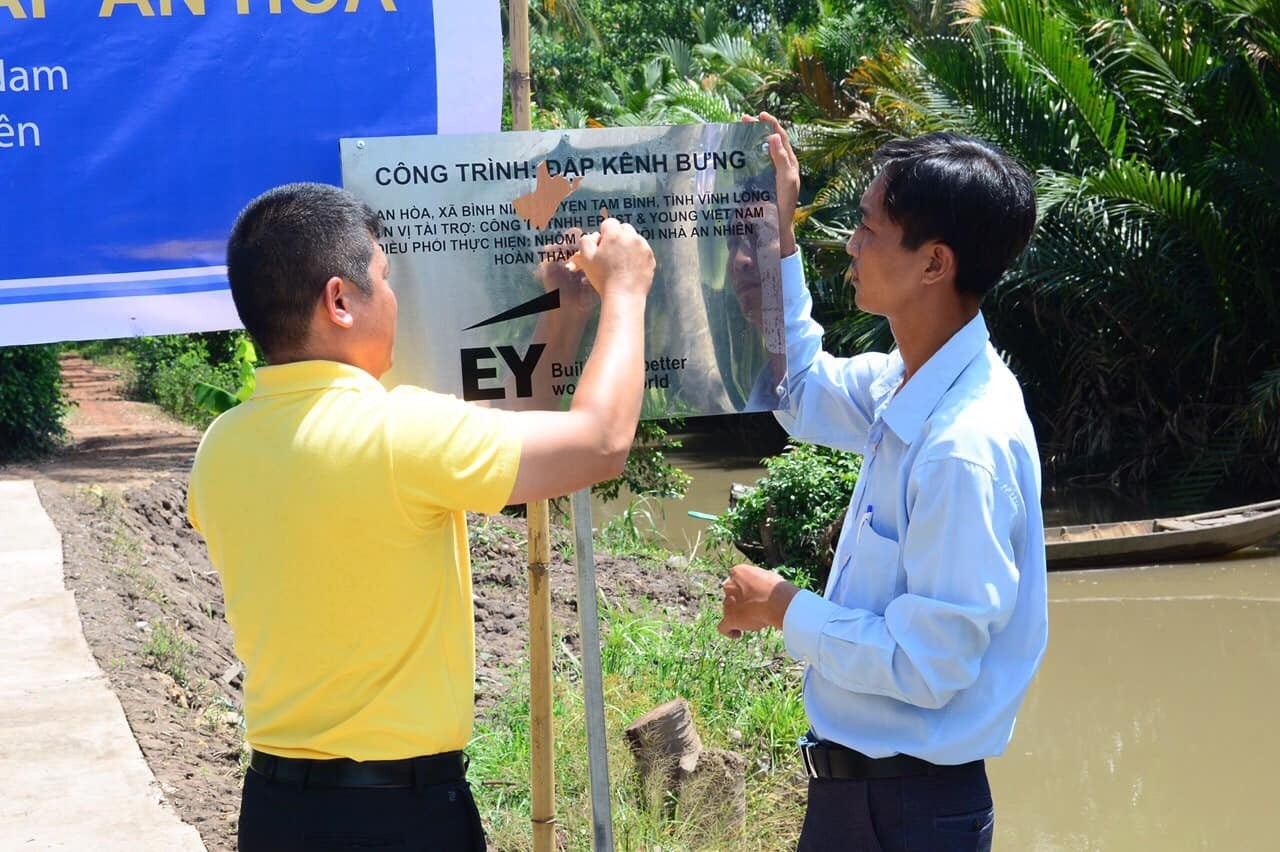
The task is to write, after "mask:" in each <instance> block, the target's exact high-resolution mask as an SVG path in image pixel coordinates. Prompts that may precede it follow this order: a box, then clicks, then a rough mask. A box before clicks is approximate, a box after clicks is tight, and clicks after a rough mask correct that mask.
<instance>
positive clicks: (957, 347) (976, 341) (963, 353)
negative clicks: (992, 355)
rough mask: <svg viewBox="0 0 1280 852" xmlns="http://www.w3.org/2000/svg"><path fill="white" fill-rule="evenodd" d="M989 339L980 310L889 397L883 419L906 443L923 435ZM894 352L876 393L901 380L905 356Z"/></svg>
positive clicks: (890, 391)
mask: <svg viewBox="0 0 1280 852" xmlns="http://www.w3.org/2000/svg"><path fill="white" fill-rule="evenodd" d="M989 339H990V334H989V333H988V332H987V323H986V321H985V320H983V318H982V314H981V313H979V314H978V315H977V316H975V317H974V318H973V319H971V320H969V322H967V323H965V324H964V326H963V327H962V328H961V329H960V330H959V331H957V332H956V333H955V334H953V335H951V339H950V340H948V341H947V342H946V343H944V344H943V345H942V348H941V349H939V350H938V351H937V352H935V353H933V356H932V357H931V358H930V359H929V360H928V361H926V362H925V363H924V365H923V366H922V367H921V368H920V369H919V370H917V371H916V374H915V375H914V376H912V377H911V381H909V382H907V383H906V384H905V385H903V386H902V390H900V391H898V393H897V395H896V396H893V397H892V399H890V400H889V402H888V404H887V405H886V406H885V407H884V414H883V419H884V422H885V423H887V424H888V425H889V428H890V429H892V430H893V431H894V434H896V435H897V436H898V437H899V438H900V439H901V440H902V442H903V443H905V444H910V443H911V442H912V441H914V440H915V438H916V436H917V435H919V434H920V430H921V429H922V428H923V427H924V422H925V420H927V419H928V417H929V415H930V414H932V413H933V410H934V409H935V408H937V407H938V402H939V401H941V399H942V395H943V394H945V393H946V392H947V390H948V389H949V388H950V387H951V386H952V385H953V384H955V381H956V379H957V378H959V376H960V373H962V372H963V371H964V369H965V367H968V366H969V364H970V363H972V362H973V360H974V359H975V358H977V357H978V356H979V355H980V354H981V353H982V352H983V351H984V350H985V349H986V346H987V341H988V340H989ZM893 354H894V358H893V360H892V361H891V362H890V367H889V369H887V370H886V371H885V372H884V373H882V374H881V375H880V376H879V377H878V378H877V379H876V383H877V385H879V387H876V386H873V388H872V393H873V394H876V392H877V391H878V392H879V393H883V394H886V395H887V394H891V393H892V392H893V388H894V387H896V386H897V383H898V381H900V380H901V378H902V375H903V363H902V355H901V354H900V353H898V352H894V353H893ZM876 398H879V396H878V395H877V396H876Z"/></svg>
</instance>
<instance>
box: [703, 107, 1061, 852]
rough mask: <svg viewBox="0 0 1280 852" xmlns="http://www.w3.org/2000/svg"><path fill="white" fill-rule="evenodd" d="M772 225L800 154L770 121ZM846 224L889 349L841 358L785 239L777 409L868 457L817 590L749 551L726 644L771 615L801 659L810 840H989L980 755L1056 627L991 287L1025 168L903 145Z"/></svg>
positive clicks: (1023, 426)
mask: <svg viewBox="0 0 1280 852" xmlns="http://www.w3.org/2000/svg"><path fill="white" fill-rule="evenodd" d="M761 118H762V119H763V120H766V121H769V122H771V123H772V124H773V128H774V133H773V135H772V136H771V137H770V140H769V145H770V151H771V153H772V155H773V160H774V163H775V166H776V167H777V173H778V207H779V218H780V221H781V222H783V223H791V222H792V221H793V216H794V211H795V205H796V198H797V196H798V192H799V181H800V177H799V168H798V165H797V164H796V159H795V154H794V153H793V152H792V150H791V146H790V143H789V142H788V140H787V136H786V133H785V132H784V131H783V130H782V128H781V126H780V125H779V124H778V122H777V121H776V119H773V118H772V117H770V116H767V115H762V116H761ZM875 162H876V164H877V165H878V166H879V168H880V172H879V174H878V175H877V176H876V178H875V180H873V181H872V183H871V185H870V186H869V187H868V189H867V191H866V193H865V194H864V195H863V196H862V205H861V206H862V221H861V223H860V224H859V225H858V227H857V229H856V230H855V231H854V233H853V234H852V236H851V237H850V238H849V242H848V245H847V246H846V251H847V253H848V254H849V256H850V258H851V264H850V275H851V279H852V282H853V286H854V288H855V291H856V302H857V305H858V307H859V308H860V309H861V310H864V311H867V312H869V313H873V314H878V315H880V316H884V317H886V318H887V319H888V320H889V324H890V327H891V329H892V331H893V336H894V340H895V341H896V343H897V349H896V350H895V351H893V352H891V353H889V354H887V355H886V354H881V353H868V354H864V355H860V356H857V357H854V358H836V357H833V356H831V355H829V354H827V353H825V352H823V351H822V346H821V344H822V328H821V326H819V325H818V324H817V323H815V322H814V321H813V319H812V318H811V316H810V313H811V307H812V301H811V299H810V297H809V293H808V290H807V289H806V286H805V283H804V271H803V268H802V266H801V263H800V258H799V255H798V254H797V253H796V245H795V234H794V228H793V227H788V226H786V225H784V227H783V228H782V232H783V233H782V234H781V237H780V245H781V254H782V256H783V260H782V279H783V296H784V311H785V314H786V348H787V378H786V380H785V381H784V382H783V383H782V384H781V386H780V387H779V394H780V395H781V396H782V397H783V404H784V410H781V411H779V412H778V419H779V421H780V422H781V423H782V424H783V426H785V427H786V428H787V430H788V431H789V432H790V433H791V435H792V436H794V437H796V438H799V439H800V440H803V441H808V442H811V443H816V444H824V445H827V446H832V447H839V448H841V449H845V450H853V451H855V452H860V453H862V454H863V463H862V474H861V476H860V478H859V481H858V485H857V488H856V489H855V490H854V493H853V497H852V499H851V501H850V504H849V510H848V512H847V514H846V516H845V522H844V527H843V529H842V530H841V533H840V539H839V544H838V546H837V548H836V554H835V559H834V560H833V562H832V570H831V575H830V578H829V580H828V582H827V586H826V590H825V592H824V594H823V595H822V596H821V597H820V596H818V595H816V594H814V593H812V592H809V591H801V590H799V589H798V588H796V587H795V586H794V585H792V584H791V583H788V582H786V581H785V580H783V579H782V577H780V576H779V575H778V574H776V573H774V572H771V571H765V570H763V569H760V568H757V567H755V566H752V565H737V566H734V568H733V569H732V571H731V572H730V575H729V578H728V579H727V580H726V581H725V584H724V585H725V601H724V619H723V621H722V622H721V625H720V629H721V631H722V632H723V633H725V634H726V635H729V636H740V635H741V634H742V633H743V632H745V631H751V630H759V629H761V628H763V627H767V626H773V627H777V628H780V629H781V630H782V631H783V637H784V639H785V641H786V646H787V650H788V652H789V653H790V654H791V655H792V656H794V657H795V658H796V659H799V660H803V661H804V662H805V663H807V664H808V666H807V669H806V673H805V679H804V704H805V711H806V713H807V714H808V717H809V721H810V725H811V728H812V730H811V733H810V735H809V736H808V737H807V738H806V740H805V742H804V743H803V744H802V747H801V752H802V757H803V759H804V763H805V768H806V771H807V772H808V774H809V776H810V782H809V802H808V809H807V811H806V815H805V824H804V828H803V831H802V834H801V838H800V849H803V850H808V849H814V850H829V849H875V850H879V849H884V850H895V849H922V850H933V849H989V848H990V846H991V837H992V830H993V823H994V810H993V807H992V801H991V791H990V787H989V785H988V783H987V777H986V769H985V765H984V763H983V761H984V759H985V758H987V757H994V756H996V755H999V754H1001V753H1002V752H1003V751H1004V749H1005V746H1006V745H1007V744H1008V742H1009V739H1010V737H1011V736H1012V733H1013V725H1014V716H1015V714H1016V712H1017V709H1018V706H1019V704H1020V703H1021V702H1022V698H1023V696H1024V695H1025V693H1026V690H1027V687H1028V686H1029V684H1030V682H1031V679H1032V677H1033V675H1034V674H1035V671H1036V667H1037V666H1038V665H1039V663H1040V659H1041V657H1042V656H1043V654H1044V649H1045V643H1046V639H1047V633H1048V615H1047V613H1048V606H1047V598H1046V589H1045V555H1044V527H1043V520H1042V518H1041V513H1040V462H1039V456H1038V453H1037V451H1036V441H1035V435H1034V433H1033V432H1032V429H1031V424H1030V421H1029V420H1028V418H1027V414H1026V409H1025V406H1024V404H1023V400H1022V392H1021V390H1020V389H1019V387H1018V383H1017V380H1016V379H1015V378H1014V377H1013V374H1012V373H1010V372H1009V369H1008V368H1007V367H1006V366H1005V365H1004V363H1003V361H1001V359H1000V356H999V355H998V354H997V352H996V351H995V349H994V348H992V346H991V344H990V342H989V340H988V334H987V327H986V324H985V323H984V321H983V318H982V314H981V312H980V310H979V308H980V304H981V301H982V298H983V295H984V294H985V293H986V292H987V291H988V290H989V289H990V288H991V287H992V286H993V285H994V284H995V283H996V281H997V279H998V278H999V277H1000V275H1001V274H1002V273H1003V272H1004V270H1005V269H1007V268H1008V266H1009V264H1010V263H1012V262H1013V260H1014V259H1015V258H1016V257H1017V255H1018V254H1019V253H1020V252H1021V251H1022V249H1023V248H1024V247H1025V246H1026V244H1027V242H1028V240H1029V239H1030V236H1031V232H1032V230H1033V228H1034V226H1035V198H1034V193H1033V190H1032V184H1031V179H1030V177H1029V176H1028V175H1027V173H1026V171H1025V170H1024V169H1023V168H1022V167H1021V166H1019V165H1018V164H1017V163H1015V162H1014V161H1013V160H1011V159H1010V158H1009V157H1007V156H1006V155H1005V154H1004V153H1003V152H1001V151H999V150H998V149H996V148H994V147H992V146H990V145H988V144H986V143H984V142H981V141H979V140H976V139H971V138H967V137H961V136H956V135H953V134H930V135H928V136H922V137H918V138H915V139H910V140H904V141H900V142H893V143H890V144H888V145H885V146H884V147H883V148H881V149H880V150H879V151H878V152H877V153H876V156H875Z"/></svg>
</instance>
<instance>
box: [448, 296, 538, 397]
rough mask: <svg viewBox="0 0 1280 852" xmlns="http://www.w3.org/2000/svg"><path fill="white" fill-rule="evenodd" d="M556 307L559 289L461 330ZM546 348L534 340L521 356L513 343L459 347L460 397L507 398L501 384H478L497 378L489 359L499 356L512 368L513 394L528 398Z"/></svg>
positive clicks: (496, 372)
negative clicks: (460, 361)
mask: <svg viewBox="0 0 1280 852" xmlns="http://www.w3.org/2000/svg"><path fill="white" fill-rule="evenodd" d="M559 307H560V291H559V290H558V289H556V290H552V291H551V292H550V293H545V294H543V295H541V296H538V297H537V298H536V299H530V300H529V301H527V302H524V303H523V304H520V305H516V306H515V307H514V308H511V309H510V310H506V311H503V312H502V313H500V314H494V315H493V316H491V317H489V318H488V319H484V320H481V321H480V322H478V323H475V324H474V325H469V326H467V327H466V328H464V329H463V331H471V330H472V329H474V328H482V327H484V326H486V325H494V324H495V323H500V322H506V321H507V320H513V319H517V318H519V317H527V316H532V315H533V314H541V313H546V312H547V311H554V310H556V309H557V308H559ZM546 348H547V345H546V344H545V343H534V344H532V345H531V346H530V347H529V348H528V349H527V350H526V351H525V353H524V354H523V355H521V354H520V352H519V351H518V350H517V349H516V348H515V347H514V346H497V347H494V348H492V349H491V348H489V347H488V346H477V347H472V348H468V349H462V350H461V351H460V352H459V353H458V354H459V355H460V356H461V359H462V398H463V399H465V400H467V401H468V402H470V401H473V400H479V399H506V397H507V391H506V389H505V388H503V387H502V386H501V385H498V386H490V387H481V384H480V383H481V382H484V381H487V380H491V379H496V378H497V377H498V368H497V367H496V366H489V362H492V361H497V360H498V358H502V360H503V361H505V362H506V364H507V367H509V368H510V370H511V375H512V376H513V377H514V378H515V380H516V397H517V398H528V397H531V396H533V371H534V368H536V367H537V366H538V359H539V358H541V357H542V353H543V351H544V350H546Z"/></svg>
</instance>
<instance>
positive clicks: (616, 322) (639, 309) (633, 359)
mask: <svg viewBox="0 0 1280 852" xmlns="http://www.w3.org/2000/svg"><path fill="white" fill-rule="evenodd" d="M645 302H646V296H645V294H643V293H612V294H610V295H608V296H607V297H605V298H603V299H602V300H601V304H600V322H599V325H598V326H597V327H596V338H595V343H594V344H593V345H592V347H591V355H590V357H588V358H587V363H586V366H585V367H584V368H583V371H582V379H581V381H579V382H578V389H577V390H576V391H575V392H574V395H573V404H572V405H571V406H570V410H571V411H573V412H575V413H577V412H580V413H584V414H589V415H591V416H592V417H593V418H594V419H596V420H597V421H598V423H599V426H600V429H601V433H600V437H601V440H602V442H603V443H604V444H605V445H606V446H607V447H608V448H609V449H610V451H612V452H625V451H626V450H628V449H629V448H630V447H631V439H632V437H633V436H634V435H635V428H636V422H637V421H638V420H639V419H640V405H641V402H642V401H643V397H644V310H645Z"/></svg>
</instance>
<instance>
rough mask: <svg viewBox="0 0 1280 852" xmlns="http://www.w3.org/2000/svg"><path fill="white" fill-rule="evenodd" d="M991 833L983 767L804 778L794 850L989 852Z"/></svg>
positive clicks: (991, 815) (988, 793)
mask: <svg viewBox="0 0 1280 852" xmlns="http://www.w3.org/2000/svg"><path fill="white" fill-rule="evenodd" d="M994 828H995V811H994V810H993V808H992V804H991V787H990V785H989V784H988V783H987V771H986V767H985V766H984V765H983V764H982V763H981V762H978V763H974V764H967V765H965V766H963V767H949V768H947V769H945V770H943V772H941V773H940V774H938V775H916V776H909V777H904V778H879V779H873V780H869V781H836V780H826V779H821V778H811V779H810V780H809V807H808V809H807V810H806V811H805V815H804V828H803V830H802V831H801V833H800V845H799V847H798V850H799V852H832V850H843V849H849V850H858V852H863V850H867V852H881V850H883V852H908V851H909V852H917V850H918V852H962V850H963V852H989V850H990V849H991V837H992V832H993V830H994Z"/></svg>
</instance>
